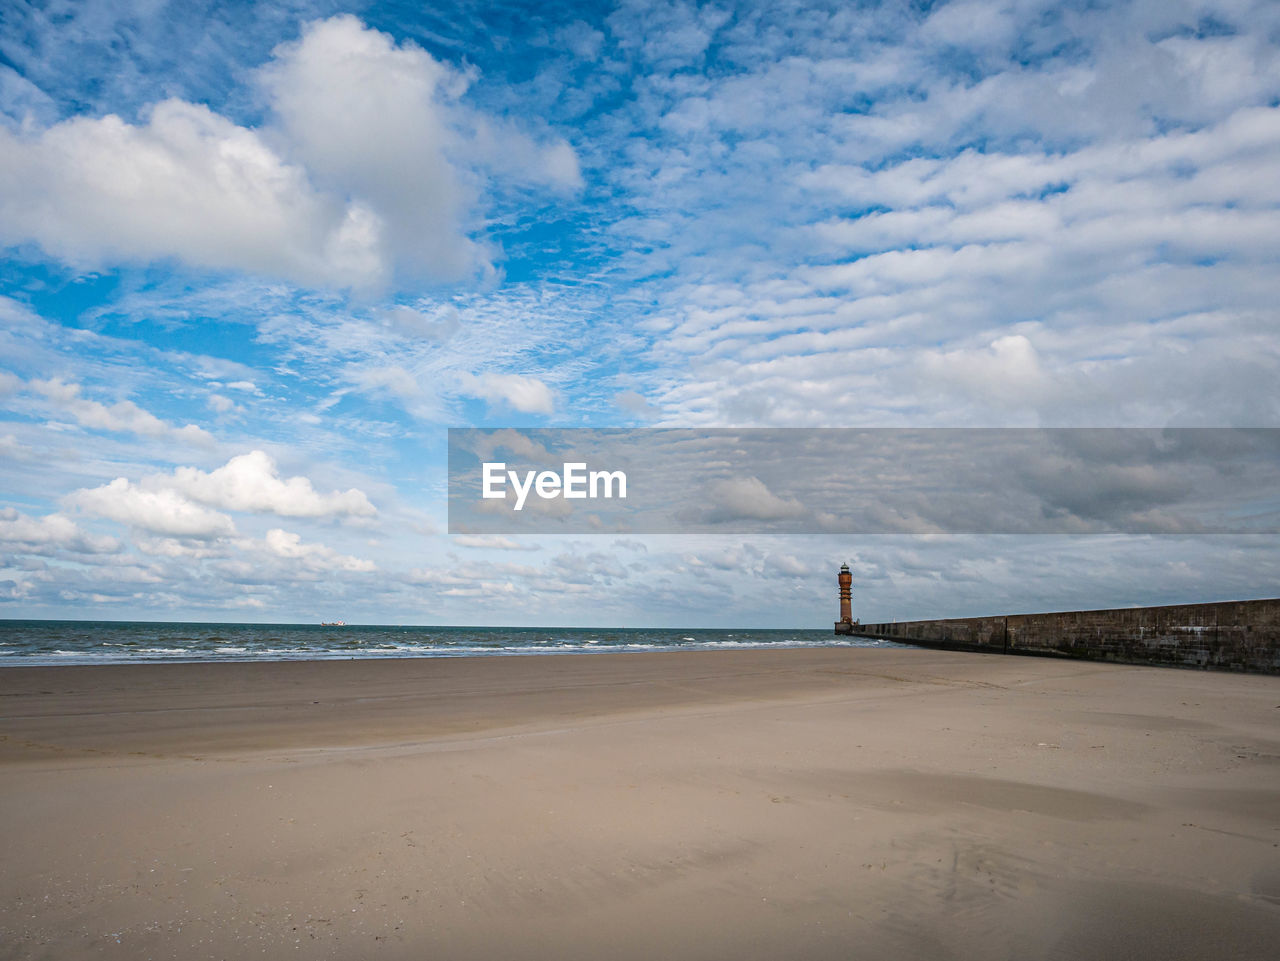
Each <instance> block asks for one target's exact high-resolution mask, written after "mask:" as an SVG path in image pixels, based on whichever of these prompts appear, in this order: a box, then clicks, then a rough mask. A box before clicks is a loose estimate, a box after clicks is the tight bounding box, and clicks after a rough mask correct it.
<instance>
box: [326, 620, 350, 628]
mask: <svg viewBox="0 0 1280 961" xmlns="http://www.w3.org/2000/svg"><path fill="white" fill-rule="evenodd" d="M320 626H321V627H346V626H347V622H346V621H321V622H320Z"/></svg>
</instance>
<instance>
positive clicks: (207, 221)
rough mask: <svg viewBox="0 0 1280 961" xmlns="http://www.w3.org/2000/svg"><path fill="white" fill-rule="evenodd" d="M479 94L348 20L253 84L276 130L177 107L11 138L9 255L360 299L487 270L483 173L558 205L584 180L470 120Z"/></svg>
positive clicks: (502, 129)
mask: <svg viewBox="0 0 1280 961" xmlns="http://www.w3.org/2000/svg"><path fill="white" fill-rule="evenodd" d="M469 80H470V78H469V76H468V75H467V74H465V73H463V72H460V71H458V70H455V69H454V68H452V67H450V66H448V65H446V64H443V63H441V62H439V61H437V60H435V59H434V58H433V57H432V56H431V55H430V54H428V53H427V52H426V51H424V50H422V49H420V48H418V47H416V46H414V45H413V44H411V43H405V44H402V45H397V44H395V43H394V42H393V40H392V38H391V37H390V36H388V35H387V34H384V33H380V32H378V31H376V30H371V29H368V28H366V27H364V26H363V25H362V24H361V23H360V22H359V21H358V20H357V19H355V18H354V17H351V16H338V17H334V18H331V19H329V20H324V21H316V22H313V23H311V24H308V25H307V26H306V27H304V29H303V35H302V38H301V39H300V40H298V41H296V42H293V43H286V44H282V45H281V46H279V47H277V48H276V50H275V51H274V59H273V60H272V61H271V62H270V63H268V64H267V65H265V66H264V67H263V68H261V69H260V70H259V71H258V73H257V81H258V83H259V84H260V86H261V88H262V91H263V92H264V94H265V95H266V97H267V99H268V101H269V103H270V106H271V108H272V111H273V117H274V120H275V121H276V122H277V124H278V126H277V127H268V128H263V129H250V128H247V127H243V126H239V125H237V124H236V123H234V122H233V121H231V120H229V119H227V118H226V117H224V116H221V115H219V114H216V113H214V112H213V111H211V110H210V109H209V108H208V107H206V106H204V105H202V104H197V103H189V102H186V101H184V100H179V99H173V98H171V99H168V100H164V101H162V102H160V103H157V104H155V105H154V106H152V107H151V108H150V109H149V110H148V111H147V112H146V114H145V118H144V120H143V121H142V122H141V123H138V124H131V123H128V122H126V121H125V120H123V119H121V118H120V117H118V116H116V115H114V114H108V115H107V116H103V117H88V116H81V117H73V118H71V119H68V120H64V121H61V122H59V123H56V124H53V125H52V126H47V127H44V128H32V129H25V130H23V131H22V132H20V133H13V132H11V131H10V130H9V129H8V128H6V127H4V126H0V243H6V244H19V243H24V242H26V241H35V242H36V243H38V244H39V245H40V246H41V247H43V248H44V249H45V251H47V252H48V253H49V254H51V255H52V256H54V257H57V258H59V259H61V260H64V261H66V262H68V263H71V264H74V265H77V266H89V267H93V266H96V265H99V264H116V263H131V262H150V261H156V260H166V259H169V258H177V259H180V260H182V261H185V262H186V263H188V264H192V265H194V266H197V267H205V268H212V269H215V270H239V271H244V272H247V273H252V274H266V275H269V276H276V277H282V278H285V279H287V280H290V281H293V282H295V283H299V284H303V285H310V286H320V287H330V288H343V287H351V288H357V289H362V290H368V289H375V288H380V287H383V286H385V285H386V284H387V283H389V282H390V281H391V279H392V277H393V276H394V275H395V274H397V273H400V274H404V275H406V276H412V277H426V278H430V279H437V280H439V279H444V280H457V279H461V278H463V277H466V276H469V275H472V274H474V273H476V272H479V271H490V270H492V266H491V264H490V253H489V251H488V250H487V249H486V248H485V247H484V246H482V245H481V244H479V243H477V242H476V241H475V240H473V239H472V238H471V234H472V232H473V231H474V230H475V229H476V227H477V217H476V214H475V212H474V208H475V206H476V204H477V203H478V200H479V197H480V189H479V188H480V185H481V184H482V183H483V182H484V178H485V174H484V171H485V170H486V169H487V170H492V171H495V172H497V173H500V174H502V175H503V176H505V177H507V178H510V179H514V180H516V181H523V182H527V183H533V184H535V185H544V186H551V187H554V188H556V189H574V188H576V187H577V186H578V185H579V184H580V175H579V173H578V166H577V158H576V155H575V154H574V152H573V150H572V148H571V147H570V146H569V145H568V144H567V143H565V142H564V141H562V140H554V139H552V140H538V139H535V138H533V137H531V136H529V135H528V134H526V133H524V132H522V131H521V130H518V129H516V128H515V127H514V126H513V125H512V124H510V123H508V122H506V121H503V120H499V119H494V118H489V117H486V116H484V115H482V114H480V113H479V112H476V111H473V110H469V109H467V108H465V107H463V106H461V105H460V103H459V98H460V97H461V96H462V94H463V93H464V92H465V90H466V88H467V85H468V83H469Z"/></svg>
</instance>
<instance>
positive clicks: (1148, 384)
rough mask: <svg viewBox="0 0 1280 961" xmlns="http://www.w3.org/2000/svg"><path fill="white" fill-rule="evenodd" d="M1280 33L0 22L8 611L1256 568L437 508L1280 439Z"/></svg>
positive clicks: (882, 18) (893, 585)
mask: <svg viewBox="0 0 1280 961" xmlns="http://www.w3.org/2000/svg"><path fill="white" fill-rule="evenodd" d="M1278 51H1280V6H1278V5H1276V4H1275V3H1273V2H1267V0H1257V2H1252V0H1206V2H1189V0H1188V2H1182V0H1158V2H1129V3H1107V4H1096V3H1049V2H1037V0H1027V2H1018V0H1006V2H995V0H954V2H951V3H925V2H917V3H905V2H897V3H895V2H886V3H864V4H849V3H835V4H818V3H798V4H788V3H714V4H712V3H708V4H694V3H667V2H663V3H648V2H637V3H619V4H603V3H588V4H553V3H539V4H515V3H507V4H500V3H492V4H486V3H477V2H472V3H459V4H448V3H442V4H433V5H431V9H430V10H424V9H422V8H421V7H420V5H417V4H405V3H385V4H379V3H368V4H342V3H273V4H240V5H236V4H217V5H213V4H208V5H200V4H194V3H176V2H175V3H166V2H163V0H136V2H120V3H115V2H105V0H104V2H90V3H83V4H79V3H65V4H59V3H47V4H35V5H28V4H24V3H18V2H11V3H7V4H5V5H4V8H3V11H0V246H2V247H3V252H2V253H0V258H2V259H0V343H2V347H0V459H2V460H0V463H2V465H3V466H2V467H0V616H9V617H90V618H172V619H185V618H191V619H199V620H219V619H232V620H279V621H293V620H298V621H311V620H319V619H325V620H330V619H334V618H336V617H342V618H344V619H346V620H348V621H352V622H356V621H364V622H379V623H457V624H492V623H531V624H557V623H558V624H637V625H664V624H669V625H688V626H699V625H706V626H720V625H723V626H736V625H744V624H745V625H764V626H775V625H776V626H791V625H807V626H821V625H824V624H825V623H827V622H828V621H830V620H832V619H834V613H833V609H834V608H835V604H834V599H835V590H834V585H835V580H834V571H835V568H836V567H837V566H838V565H839V563H840V562H842V561H846V560H847V561H849V562H850V564H851V566H852V567H853V568H854V570H855V593H856V597H857V607H858V611H859V613H860V614H862V615H863V616H864V618H869V619H887V618H892V617H911V616H934V615H945V614H957V615H959V614H977V613H985V612H995V611H1003V610H1038V609H1050V608H1054V607H1078V606H1085V607H1098V606H1111V605H1123V604H1135V603H1161V602H1174V601H1180V600H1198V599H1205V600H1208V599H1219V598H1229V597H1250V596H1273V595H1274V594H1275V593H1276V591H1275V584H1276V582H1277V580H1278V575H1280V551H1278V550H1277V545H1276V543H1275V539H1274V537H1235V538H1232V537H1173V536H1168V537H1135V536H1121V535H1106V536H1101V535H1099V536H1092V537H1083V538H1071V537H1030V536H1024V537H985V538H983V537H959V536H948V537H944V536H920V537H914V538H913V537H890V536H882V537H861V538H851V537H755V538H752V537H740V536H722V537H708V536H698V537H694V536H688V537H678V536H668V537H643V538H641V537H634V538H615V537H606V536H596V537H590V536H585V537H576V538H571V537H563V536H562V537H550V536H547V537H536V538H535V537H528V538H507V537H481V536H471V537H465V536H464V537H458V536H450V535H448V534H447V533H445V531H446V527H447V521H446V516H445V484H446V477H445V469H444V455H445V441H446V433H445V432H446V428H447V427H449V426H565V427H572V426H598V427H605V426H696V427H710V426H826V427H832V426H890V427H900V426H993V427H1002V426H1135V427H1162V426H1280V392H1278V391H1277V388H1276V384H1277V374H1278V373H1280V337H1277V335H1276V332H1277V326H1278V325H1277V307H1276V305H1277V304H1278V303H1280V269H1277V268H1278V267H1280V263H1278V261H1280V217H1278V215H1277V206H1278V205H1280V177H1278V176H1277V175H1276V171H1277V169H1278V167H1280V56H1278ZM851 469H856V468H853V467H851Z"/></svg>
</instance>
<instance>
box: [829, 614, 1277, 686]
mask: <svg viewBox="0 0 1280 961" xmlns="http://www.w3.org/2000/svg"><path fill="white" fill-rule="evenodd" d="M853 633H855V634H857V635H858V636H861V637H874V638H880V639H883V640H891V641H901V642H903V643H907V644H916V645H920V646H923V647H937V648H943V649H947V650H958V651H987V652H992V653H997V654H1040V655H1049V656H1056V657H1077V658H1081V659H1084V660H1094V661H1118V662H1121V663H1126V664H1165V665H1171V666H1177V667H1203V668H1214V669H1217V670H1227V671H1254V672H1260V673H1266V674H1280V598H1273V599H1268V600H1256V601H1221V602H1218V603H1212V604H1175V605H1172V606H1169V607H1129V608H1119V609H1116V610H1104V611H1060V612H1057V613H1052V614H1010V615H999V616H994V617H957V618H949V619H947V620H931V621H897V622H893V623H889V624H858V625H855V627H854V631H853Z"/></svg>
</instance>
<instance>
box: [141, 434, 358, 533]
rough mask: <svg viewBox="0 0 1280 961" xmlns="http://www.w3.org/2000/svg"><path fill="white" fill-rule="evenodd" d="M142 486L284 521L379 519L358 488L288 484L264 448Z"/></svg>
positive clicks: (301, 479) (295, 481) (153, 479)
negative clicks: (207, 468)
mask: <svg viewBox="0 0 1280 961" xmlns="http://www.w3.org/2000/svg"><path fill="white" fill-rule="evenodd" d="M142 483H143V486H144V487H146V488H148V489H150V490H159V491H163V490H173V491H176V492H178V493H180V494H182V495H184V496H186V497H189V498H191V499H192V500H194V501H199V502H200V503H202V504H208V505H210V506H212V507H220V508H222V509H224V510H235V511H257V512H262V511H265V512H270V513H273V514H279V515H281V516H283V517H373V516H375V515H376V514H377V513H378V512H377V509H376V508H375V507H374V506H373V505H372V504H371V503H369V498H368V497H367V496H366V495H365V493H364V492H363V491H361V490H359V489H357V488H354V487H352V488H350V489H348V490H346V491H331V492H330V493H328V494H321V493H319V492H318V491H317V490H316V489H315V488H314V487H313V486H312V484H311V481H310V480H308V479H307V478H306V477H290V478H288V479H286V480H282V479H281V478H280V476H279V473H278V471H277V469H276V464H275V461H273V460H272V459H271V457H270V456H269V455H267V454H266V453H265V452H263V451H260V450H255V451H250V452H249V453H247V454H240V455H239V456H237V457H233V458H231V460H229V461H227V463H226V464H224V465H223V466H222V467H219V468H217V469H216V470H213V471H210V472H208V473H206V472H204V471H202V470H199V469H198V468H195V467H179V468H178V469H176V470H175V471H174V472H173V473H172V474H169V475H153V476H151V477H148V478H146V479H145V480H144V481H143V482H142Z"/></svg>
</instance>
